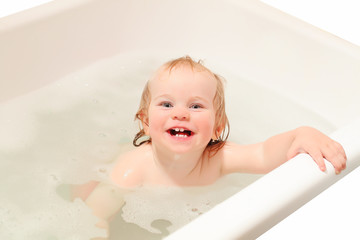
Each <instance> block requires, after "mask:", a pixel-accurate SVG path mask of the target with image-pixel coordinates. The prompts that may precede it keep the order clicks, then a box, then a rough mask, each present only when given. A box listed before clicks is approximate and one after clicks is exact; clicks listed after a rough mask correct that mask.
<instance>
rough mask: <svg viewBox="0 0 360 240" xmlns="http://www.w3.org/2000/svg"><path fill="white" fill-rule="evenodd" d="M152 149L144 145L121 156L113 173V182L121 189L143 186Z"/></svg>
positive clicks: (111, 175) (111, 176)
mask: <svg viewBox="0 0 360 240" xmlns="http://www.w3.org/2000/svg"><path fill="white" fill-rule="evenodd" d="M150 151H151V147H150V146H147V145H144V146H140V147H137V148H135V149H134V150H131V151H129V152H126V153H123V154H121V155H120V156H119V157H118V159H117V160H116V163H115V165H114V167H113V169H112V171H111V174H110V178H111V180H112V181H113V182H114V183H115V184H116V185H118V186H120V187H126V188H128V187H136V186H139V185H141V184H142V182H143V175H144V170H145V167H146V165H147V164H146V162H147V161H148V159H149V155H150V154H151V152H150Z"/></svg>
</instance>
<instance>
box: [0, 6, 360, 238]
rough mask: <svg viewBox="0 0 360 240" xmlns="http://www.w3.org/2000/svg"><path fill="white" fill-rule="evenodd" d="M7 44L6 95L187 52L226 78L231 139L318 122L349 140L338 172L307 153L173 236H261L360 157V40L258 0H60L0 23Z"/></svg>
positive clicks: (0, 85) (0, 69) (2, 66)
mask: <svg viewBox="0 0 360 240" xmlns="http://www.w3.org/2000/svg"><path fill="white" fill-rule="evenodd" d="M0 52H1V54H0V101H1V102H2V103H3V102H5V103H6V102H7V101H9V100H11V99H16V97H17V96H20V95H24V94H26V93H29V92H31V91H33V90H36V89H38V88H40V87H41V86H44V85H46V84H49V83H51V82H54V81H56V80H58V79H59V78H62V77H64V76H66V75H68V74H69V73H71V72H74V71H77V70H78V69H81V68H83V67H85V66H88V65H90V64H92V63H94V62H96V61H98V60H101V59H105V58H110V57H113V56H116V55H118V54H122V53H126V54H128V53H132V52H134V53H136V54H138V55H139V54H140V55H141V53H142V52H144V54H145V53H146V55H147V56H149V55H153V56H156V57H158V58H159V59H164V60H168V58H169V57H170V58H175V57H179V56H183V55H186V54H189V55H191V56H194V57H195V58H201V59H205V64H206V65H207V66H209V67H210V68H211V69H213V70H214V71H215V72H218V73H220V74H221V75H223V76H224V77H225V78H226V79H227V90H226V91H227V93H226V94H227V104H228V105H227V112H228V114H229V118H230V125H231V139H232V140H234V141H238V142H241V143H251V142H253V141H260V140H263V139H264V138H266V137H269V136H270V135H272V134H275V133H278V132H281V131H285V130H289V129H291V128H295V127H297V126H299V125H312V126H314V127H317V128H318V129H320V130H322V131H323V132H325V133H328V134H330V135H331V136H332V137H334V138H335V139H336V140H338V141H339V142H340V143H342V144H343V146H344V148H345V150H346V152H347V155H348V159H349V160H348V164H347V169H346V171H344V172H343V173H342V174H340V175H339V176H336V175H335V174H334V173H333V171H332V167H331V166H330V165H328V166H327V167H328V172H327V173H322V172H320V171H319V170H318V168H317V167H316V165H315V164H314V163H313V161H312V160H311V159H310V158H309V157H308V156H307V155H299V156H297V157H295V158H294V159H293V160H291V161H289V162H287V163H286V164H284V165H283V166H281V167H280V168H278V169H276V170H274V171H273V172H271V173H270V174H268V175H266V176H264V177H262V178H261V179H259V180H258V181H256V182H255V183H253V184H250V185H249V186H248V187H247V188H245V189H244V190H242V191H240V192H239V193H237V194H235V195H234V196H233V197H231V198H229V199H228V200H226V201H225V202H223V203H222V204H220V205H218V206H216V207H215V208H213V209H212V210H210V211H209V212H207V213H205V214H203V215H201V216H200V217H199V218H197V219H196V220H194V221H193V222H191V223H190V224H188V225H186V226H185V227H183V228H181V229H179V230H178V231H176V232H175V233H173V234H171V235H170V236H169V237H168V239H253V238H256V237H258V236H260V235H261V234H262V233H264V232H265V231H267V230H268V229H269V228H271V227H272V226H274V225H275V224H276V223H278V222H279V221H281V220H282V219H283V218H285V217H286V216H288V215H289V214H291V213H292V212H293V211H295V210H296V209H297V208H299V207H301V206H302V205H303V204H305V203H306V202H308V201H309V200H310V199H312V198H313V197H315V196H316V195H317V194H319V193H320V192H322V191H323V190H324V189H326V188H327V187H328V186H330V185H331V184H333V183H334V182H336V181H337V180H339V179H340V178H342V177H343V176H345V175H346V174H347V173H349V172H350V171H352V170H353V169H355V168H356V167H358V166H359V165H360V142H359V141H358V140H357V137H358V136H360V127H359V126H360V108H359V107H358V104H359V103H360V94H359V90H360V81H359V79H360V48H359V47H357V46H355V45H352V44H350V43H348V42H346V41H344V40H342V39H339V38H337V37H335V36H333V35H331V34H328V33H326V32H323V31H320V30H319V29H316V28H314V27H312V26H310V25H308V24H305V23H303V22H301V21H299V20H297V19H295V18H292V17H290V16H288V15H286V14H284V13H282V12H280V11H278V10H275V9H273V8H271V7H269V6H267V5H265V4H263V3H261V2H259V1H250V0H243V1H232V0H227V1H219V0H217V1H215V0H211V1H205V0H201V1H190V0H186V1H169V0H153V1H151V3H150V2H149V1H142V0H134V1H119V0H109V1H101V0H78V1H76V3H74V1H70V0H55V1H53V2H51V3H48V4H45V5H43V6H40V7H36V8H34V9H31V10H29V11H25V12H23V13H20V14H15V15H13V16H9V17H5V18H2V19H0ZM239 79H240V80H241V81H240V80H239ZM136 105H137V104H136ZM131 115H132V114H131ZM239 179H240V180H241V178H239Z"/></svg>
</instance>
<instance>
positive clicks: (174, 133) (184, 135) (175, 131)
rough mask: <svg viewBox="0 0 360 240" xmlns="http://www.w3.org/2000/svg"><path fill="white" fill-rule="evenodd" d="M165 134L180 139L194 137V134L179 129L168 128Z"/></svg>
mask: <svg viewBox="0 0 360 240" xmlns="http://www.w3.org/2000/svg"><path fill="white" fill-rule="evenodd" d="M167 132H168V133H169V134H170V135H171V136H173V137H180V138H187V137H191V136H192V135H194V132H192V131H190V130H188V129H185V128H181V127H179V128H178V127H176V128H170V129H168V130H167Z"/></svg>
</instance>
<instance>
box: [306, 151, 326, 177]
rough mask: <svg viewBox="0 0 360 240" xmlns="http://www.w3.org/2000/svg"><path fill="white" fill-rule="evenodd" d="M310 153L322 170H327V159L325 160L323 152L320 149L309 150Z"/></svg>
mask: <svg viewBox="0 0 360 240" xmlns="http://www.w3.org/2000/svg"><path fill="white" fill-rule="evenodd" d="M309 155H310V156H311V157H312V159H314V161H315V162H316V164H317V165H318V166H319V168H320V170H321V171H323V172H325V171H326V165H325V160H324V156H323V155H322V153H321V152H320V151H313V152H309Z"/></svg>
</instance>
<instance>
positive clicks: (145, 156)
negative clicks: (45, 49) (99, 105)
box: [111, 57, 346, 187]
mask: <svg viewBox="0 0 360 240" xmlns="http://www.w3.org/2000/svg"><path fill="white" fill-rule="evenodd" d="M136 119H138V120H139V121H140V122H141V130H140V131H139V133H138V134H137V135H136V137H135V139H134V141H133V143H134V145H135V146H137V148H136V149H135V150H133V151H131V152H128V153H126V154H124V155H122V156H120V158H119V160H118V162H117V164H116V165H115V167H114V169H113V172H112V174H111V179H112V181H113V182H114V183H115V184H117V185H118V186H121V187H135V186H139V185H143V184H152V185H153V184H156V185H177V186H192V185H207V184H211V183H213V182H215V181H216V180H217V179H219V178H220V177H222V176H224V175H226V174H229V173H234V172H246V173H267V172H270V171H271V170H273V169H274V168H276V167H278V166H280V165H281V164H282V163H284V162H286V161H287V160H288V159H291V158H292V157H294V156H296V155H297V154H299V153H308V154H309V155H310V156H311V157H312V158H313V159H314V161H315V162H316V163H317V165H318V166H319V168H320V170H322V171H325V164H324V158H325V159H326V160H327V161H329V162H331V163H332V165H333V166H334V168H335V171H336V173H337V174H338V173H340V172H341V170H343V169H344V168H345V166H346V155H345V152H344V150H343V148H342V146H341V145H340V144H339V143H337V142H335V141H333V140H332V139H330V138H329V137H327V136H326V135H324V134H323V133H321V132H319V131H318V130H316V129H314V128H311V127H299V128H297V129H294V130H291V131H288V132H285V133H282V134H279V135H276V136H273V137H271V138H269V139H267V140H266V141H264V142H261V143H257V144H251V145H239V144H236V143H232V142H229V141H226V139H227V136H228V130H229V122H228V119H227V116H226V113H225V103H224V86H223V80H222V79H221V77H219V76H218V75H216V74H214V73H213V72H211V71H210V70H209V69H207V68H206V67H204V66H203V65H202V64H201V63H200V62H195V61H193V60H192V59H191V58H190V57H183V58H179V59H175V60H173V61H170V62H167V63H165V64H164V65H163V66H161V67H160V68H159V69H158V70H157V72H156V73H155V75H154V76H153V77H152V78H151V79H150V80H149V81H148V82H147V84H146V86H145V88H144V91H143V94H142V98H141V102H140V107H139V110H138V112H137V113H136Z"/></svg>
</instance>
